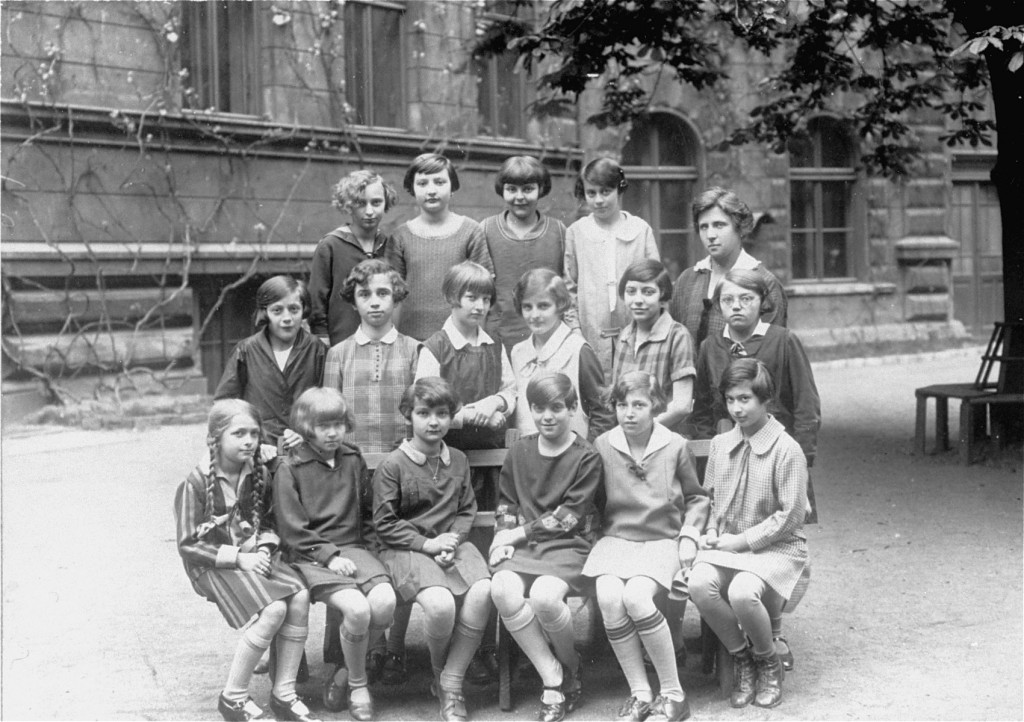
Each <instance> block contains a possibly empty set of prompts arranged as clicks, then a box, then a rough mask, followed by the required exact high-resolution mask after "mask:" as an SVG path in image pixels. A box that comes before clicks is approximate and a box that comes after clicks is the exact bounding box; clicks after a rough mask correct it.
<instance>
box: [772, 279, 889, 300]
mask: <svg viewBox="0 0 1024 722" xmlns="http://www.w3.org/2000/svg"><path fill="white" fill-rule="evenodd" d="M894 293H896V284H895V283H861V282H859V281H846V282H844V281H838V282H834V283H794V284H792V285H789V286H786V297H787V298H791V297H799V296H891V295H892V294H894Z"/></svg>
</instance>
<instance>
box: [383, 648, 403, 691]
mask: <svg viewBox="0 0 1024 722" xmlns="http://www.w3.org/2000/svg"><path fill="white" fill-rule="evenodd" d="M408 679H409V673H408V672H406V670H405V660H404V659H402V658H401V657H400V656H398V655H397V654H395V653H394V652H388V653H386V654H385V655H384V668H383V670H382V671H381V674H380V681H381V682H383V683H384V684H405V682H406V681H407V680H408Z"/></svg>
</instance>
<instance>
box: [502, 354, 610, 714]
mask: <svg viewBox="0 0 1024 722" xmlns="http://www.w3.org/2000/svg"><path fill="white" fill-rule="evenodd" d="M526 398H527V401H528V402H529V408H530V413H531V414H532V415H533V420H534V424H535V426H536V427H537V429H538V433H536V434H531V435H530V436H527V437H525V438H522V439H520V440H519V441H517V442H516V443H515V444H513V446H512V448H511V449H509V451H508V454H507V455H506V457H505V463H504V465H503V466H502V468H501V477H500V480H499V482H498V507H497V510H496V511H495V534H494V540H493V541H492V542H491V548H490V554H489V557H490V564H491V568H492V569H493V570H494V578H493V579H492V582H491V590H492V591H491V596H492V597H493V599H494V604H495V606H496V607H497V608H498V613H499V614H500V615H501V618H502V620H503V621H504V623H505V627H506V628H507V629H508V631H509V633H510V634H511V635H512V637H513V639H515V640H516V643H517V644H518V645H519V647H520V648H521V649H522V650H523V652H524V653H525V654H526V656H527V657H529V659H530V661H531V662H532V663H533V666H534V667H535V668H536V669H537V672H538V674H539V675H540V678H541V680H542V683H543V685H544V691H543V693H542V695H541V708H540V714H539V716H538V719H539V720H541V722H558V720H561V719H563V718H564V717H565V715H566V713H567V712H571V711H572V710H573V709H575V708H576V707H577V706H578V705H579V704H580V702H581V700H582V696H583V684H582V679H581V673H582V664H581V658H580V655H579V653H578V652H577V651H576V647H575V638H574V635H573V625H572V615H571V613H570V611H569V607H568V606H567V605H566V603H565V597H566V595H567V594H569V593H570V592H572V593H576V594H579V593H580V592H582V591H584V590H587V589H588V588H589V584H588V581H587V580H586V579H585V578H584V577H583V574H582V572H583V565H584V563H585V562H586V559H587V555H588V554H589V553H590V550H591V547H592V546H593V543H594V540H595V538H596V531H597V530H596V524H597V520H596V513H597V505H596V501H595V500H596V496H597V494H598V493H599V489H600V488H601V485H602V476H603V469H602V466H601V459H600V457H599V456H598V455H597V453H596V452H595V451H594V448H593V447H592V446H590V444H588V443H587V442H586V441H585V440H584V439H583V438H582V437H580V436H579V434H577V433H575V432H574V431H573V429H572V425H571V419H572V416H573V414H574V412H575V411H576V407H577V396H576V388H575V386H574V384H573V383H572V380H571V379H570V378H569V377H568V376H566V375H565V374H562V373H546V374H542V375H540V376H537V377H535V378H533V379H531V380H530V383H529V384H528V385H527V388H526Z"/></svg>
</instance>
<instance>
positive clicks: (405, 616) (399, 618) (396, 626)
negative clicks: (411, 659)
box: [388, 602, 412, 659]
mask: <svg viewBox="0 0 1024 722" xmlns="http://www.w3.org/2000/svg"><path fill="white" fill-rule="evenodd" d="M411 616H412V604H411V603H410V604H406V603H404V602H399V603H398V606H396V607H395V621H394V622H393V623H392V625H391V631H390V632H388V651H389V652H393V653H395V654H397V655H398V656H399V657H402V658H403V659H404V658H405V633H406V632H407V631H408V629H409V617H411Z"/></svg>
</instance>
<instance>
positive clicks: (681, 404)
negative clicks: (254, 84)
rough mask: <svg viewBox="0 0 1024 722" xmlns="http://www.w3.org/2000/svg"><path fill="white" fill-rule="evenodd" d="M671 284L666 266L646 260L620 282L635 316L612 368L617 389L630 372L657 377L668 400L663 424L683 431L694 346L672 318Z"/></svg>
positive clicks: (621, 337) (621, 292) (690, 391)
mask: <svg viewBox="0 0 1024 722" xmlns="http://www.w3.org/2000/svg"><path fill="white" fill-rule="evenodd" d="M671 297H672V280H671V279H670V278H669V275H668V271H666V270H665V266H663V265H662V263H661V261H655V260H653V259H650V258H647V259H644V260H642V261H637V262H636V263H634V264H632V265H631V266H630V267H629V268H627V269H626V271H625V273H623V274H622V278H621V279H619V298H620V299H622V301H623V303H624V304H625V306H626V309H627V311H628V313H629V314H630V316H631V320H630V322H629V324H628V325H627V326H626V327H625V328H624V329H622V332H621V333H620V334H619V338H618V343H617V345H616V349H615V360H614V363H613V367H612V380H613V383H615V382H616V381H617V380H618V379H620V378H621V377H622V376H623V374H626V373H629V372H630V371H644V372H647V373H650V374H653V375H654V377H655V379H656V380H657V382H658V385H659V386H660V387H661V388H662V389H664V390H665V392H666V393H667V395H668V404H667V405H665V406H664V407H662V409H661V410H660V411H659V414H658V419H657V420H658V423H660V424H661V425H663V426H666V427H668V429H669V430H670V431H678V430H679V429H680V426H681V422H682V421H683V419H685V418H686V417H687V416H688V415H689V413H690V405H691V403H692V402H693V377H694V375H695V373H696V370H695V368H694V353H693V340H692V339H691V338H690V332H689V331H687V330H686V327H685V326H683V325H682V324H681V323H679V322H678V321H675V320H674V319H673V318H672V316H671V315H670V314H669V313H668V302H669V299H670V298H671Z"/></svg>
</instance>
